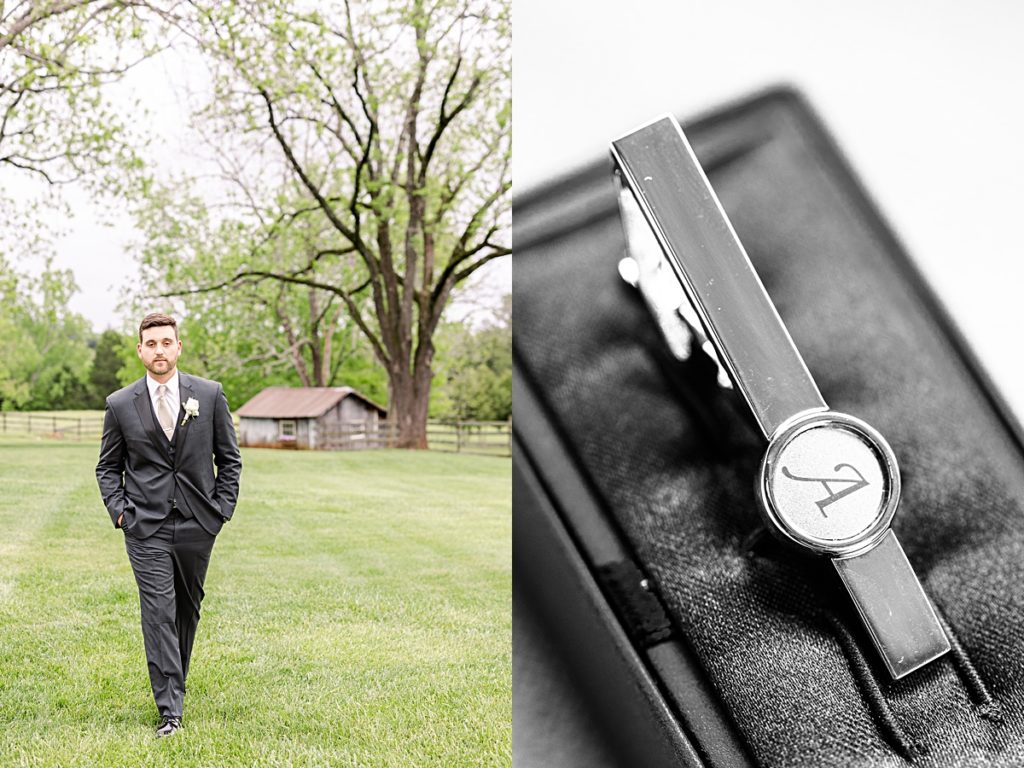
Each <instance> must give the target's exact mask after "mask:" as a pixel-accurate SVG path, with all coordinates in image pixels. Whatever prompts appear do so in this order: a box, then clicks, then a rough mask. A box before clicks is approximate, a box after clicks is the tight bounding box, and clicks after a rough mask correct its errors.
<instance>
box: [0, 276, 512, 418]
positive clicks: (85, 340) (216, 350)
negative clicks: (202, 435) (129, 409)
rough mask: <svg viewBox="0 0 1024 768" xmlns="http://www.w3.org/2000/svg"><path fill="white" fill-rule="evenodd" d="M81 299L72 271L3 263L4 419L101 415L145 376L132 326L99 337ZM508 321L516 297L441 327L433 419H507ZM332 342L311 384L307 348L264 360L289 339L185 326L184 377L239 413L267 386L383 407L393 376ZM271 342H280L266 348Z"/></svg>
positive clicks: (241, 326) (365, 355)
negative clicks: (216, 385) (108, 402)
mask: <svg viewBox="0 0 1024 768" xmlns="http://www.w3.org/2000/svg"><path fill="white" fill-rule="evenodd" d="M76 290H77V288H76V285H75V282H74V277H73V275H72V274H71V272H70V271H69V270H58V269H54V268H52V266H51V265H49V264H47V265H46V268H45V269H44V271H43V272H42V274H41V275H40V276H39V277H33V276H30V275H27V274H24V273H19V272H16V271H15V270H13V269H12V268H11V267H10V266H9V265H8V264H6V262H3V261H2V260H0V410H5V411H16V410H37V411H48V410H80V409H99V408H102V407H103V403H104V400H105V399H106V396H107V395H109V394H110V393H111V392H113V391H115V390H117V389H119V388H120V387H122V386H124V385H125V384H128V383H130V382H132V381H134V380H135V379H137V378H139V377H140V376H141V375H142V374H143V368H142V364H141V363H140V362H139V360H138V357H137V355H136V349H135V345H136V340H137V339H136V330H135V327H134V323H133V322H127V321H126V324H125V326H124V327H123V328H122V329H118V330H114V329H107V330H105V331H103V332H102V333H96V332H95V331H94V330H93V329H92V328H91V327H90V324H89V321H88V320H87V319H86V318H84V317H82V316H81V315H79V314H77V313H75V312H72V311H71V310H70V309H69V303H70V300H71V298H72V297H73V296H74V294H75V292H76ZM222 306H223V305H222ZM510 312H511V302H510V297H505V299H504V302H503V304H502V307H501V308H499V309H498V310H496V311H494V312H493V313H492V317H491V318H489V319H488V320H487V321H486V322H483V323H480V324H478V325H477V326H476V327H470V326H468V325H465V324H462V323H442V325H441V326H440V327H439V329H438V332H437V341H438V366H437V368H438V370H437V373H436V374H435V379H434V386H433V389H432V392H431V402H430V415H431V417H432V418H436V419H460V420H484V421H490V420H505V419H508V418H510V416H511V414H512V351H511V345H512V328H511V314H510ZM251 317H252V316H251V315H250V318H251ZM332 333H333V335H334V338H333V339H332V344H331V345H330V349H331V350H333V351H332V352H331V353H330V355H331V359H330V360H329V361H328V362H329V365H326V366H321V367H323V368H324V373H323V375H322V376H321V377H319V378H317V379H316V380H311V379H310V378H309V375H308V371H309V370H310V369H311V368H313V367H315V366H316V365H317V364H318V362H319V361H318V360H315V359H314V357H315V354H314V349H313V348H312V347H311V346H310V345H305V346H303V347H301V348H300V349H297V350H295V351H294V354H289V355H267V354H263V353H261V350H263V349H267V348H270V349H273V348H285V349H287V348H289V345H288V343H287V342H288V339H287V332H286V331H285V330H283V329H275V328H274V326H273V325H270V324H266V325H260V326H259V327H258V334H259V336H260V338H258V339H254V338H253V326H250V325H246V324H245V323H244V322H242V321H241V320H239V322H238V323H237V324H236V325H234V326H229V325H225V326H222V327H220V328H217V327H215V326H214V325H212V324H209V323H201V322H198V321H197V322H195V323H191V322H190V321H189V320H188V318H185V319H184V321H183V322H182V338H183V341H184V350H183V352H182V357H181V361H180V367H181V369H182V370H185V371H188V372H190V373H195V374H196V375H199V376H205V377H208V378H213V379H217V380H218V381H220V382H221V383H223V385H224V389H225V392H226V394H227V396H228V400H229V402H230V403H231V405H232V407H233V408H237V407H239V406H240V405H242V404H243V403H245V402H246V401H247V400H249V399H250V398H251V397H253V396H254V395H256V394H257V393H258V392H260V391H261V390H262V389H263V388H264V387H268V386H351V387H355V388H356V389H358V390H359V391H360V392H362V393H363V394H365V395H367V396H368V397H370V398H372V399H374V400H376V401H377V402H379V403H381V404H382V405H387V400H388V379H387V375H386V373H385V371H384V370H383V369H382V368H381V367H380V365H379V363H378V362H377V361H376V359H375V358H374V356H373V353H372V351H371V350H370V349H369V348H368V345H367V343H366V342H365V340H363V339H362V337H361V336H360V335H359V334H358V333H356V332H354V329H353V328H352V327H351V326H350V325H342V326H340V327H339V328H337V329H334V330H333V331H332ZM274 334H278V335H280V336H281V337H282V338H281V339H276V340H275V339H271V338H268V337H270V336H273V335H274Z"/></svg>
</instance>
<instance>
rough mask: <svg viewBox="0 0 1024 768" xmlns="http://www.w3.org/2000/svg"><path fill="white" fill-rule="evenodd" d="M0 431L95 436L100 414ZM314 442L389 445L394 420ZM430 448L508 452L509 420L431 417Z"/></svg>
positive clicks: (12, 424)
mask: <svg viewBox="0 0 1024 768" xmlns="http://www.w3.org/2000/svg"><path fill="white" fill-rule="evenodd" d="M0 434H21V435H25V434H28V435H41V436H43V437H49V438H55V439H61V440H99V439H100V437H101V436H102V434H103V414H100V413H97V414H92V415H87V416H60V415H51V414H48V413H15V412H7V411H0ZM318 439H319V445H320V446H321V447H322V448H325V449H327V450H342V451H344V450H358V449H362V448H391V447H394V446H395V445H397V443H398V431H397V428H396V426H395V425H394V424H393V423H389V422H386V421H382V422H380V423H379V425H378V426H377V428H376V429H372V428H371V429H367V428H366V427H365V426H364V425H363V424H361V423H356V424H343V425H337V426H332V427H331V428H329V429H327V430H320V433H319V435H318ZM427 446H428V447H429V448H430V450H434V451H446V452H451V453H472V454H479V455H485V456H511V455H512V423H511V422H509V421H431V422H429V423H428V424H427Z"/></svg>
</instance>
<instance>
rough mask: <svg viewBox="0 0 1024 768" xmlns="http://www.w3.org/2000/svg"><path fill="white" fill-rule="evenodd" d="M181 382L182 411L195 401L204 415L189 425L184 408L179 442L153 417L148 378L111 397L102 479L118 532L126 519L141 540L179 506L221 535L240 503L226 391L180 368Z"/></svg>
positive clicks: (98, 473) (235, 446) (105, 423)
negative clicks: (191, 401)
mask: <svg viewBox="0 0 1024 768" xmlns="http://www.w3.org/2000/svg"><path fill="white" fill-rule="evenodd" d="M178 381H179V395H180V396H181V403H182V406H184V403H185V402H186V401H187V400H188V399H189V398H190V397H192V398H195V399H196V400H198V401H199V414H198V415H197V416H195V417H192V418H190V419H188V420H187V421H186V422H185V424H184V425H182V423H181V422H182V420H183V419H184V418H185V412H184V408H183V407H181V408H180V409H179V411H178V416H177V422H176V424H175V432H174V439H173V441H168V440H167V438H166V437H165V436H164V433H163V430H162V429H160V425H159V424H158V423H157V420H156V417H155V415H154V414H153V406H152V403H151V401H150V397H149V391H148V389H147V387H146V377H145V376H143V377H142V378H141V379H139V380H138V381H136V382H135V383H134V384H129V385H128V386H127V387H125V388H124V389H119V390H118V391H117V392H115V393H114V394H112V395H110V396H109V397H108V398H107V408H106V413H105V414H104V418H103V441H102V443H101V445H100V458H99V463H98V464H97V465H96V479H97V480H98V481H99V485H100V493H101V494H102V496H103V503H104V504H105V505H106V507H107V511H108V512H109V513H110V519H111V520H112V521H113V523H114V527H117V518H118V516H120V515H121V514H124V520H123V521H122V527H123V528H124V529H125V531H126V532H128V533H131V534H132V535H133V536H135V537H136V538H146V537H147V536H151V535H153V534H154V533H156V531H157V529H159V527H160V524H161V523H162V522H163V520H164V519H165V518H166V517H167V515H169V514H170V512H171V509H172V507H173V506H175V505H177V507H178V508H180V509H182V510H185V511H187V512H191V513H192V514H193V515H194V516H195V518H196V520H197V521H198V522H199V524H200V525H202V527H203V528H204V529H206V530H207V531H208V532H209V533H211V534H214V535H216V534H217V533H218V532H220V529H221V527H222V526H223V524H224V522H225V521H226V520H228V519H230V518H231V515H232V514H233V513H234V510H235V502H236V501H237V500H238V480H239V477H240V476H241V474H242V457H241V454H239V452H238V441H237V438H236V436H235V427H234V424H233V423H232V421H231V412H230V411H229V410H228V401H227V398H226V397H225V396H224V390H223V388H222V387H221V385H220V384H219V383H217V382H216V381H210V380H208V379H201V378H199V377H198V376H190V375H188V374H187V373H181V372H180V371H179V378H178ZM214 465H216V467H217V473H216V476H215V475H214V472H213V468H214Z"/></svg>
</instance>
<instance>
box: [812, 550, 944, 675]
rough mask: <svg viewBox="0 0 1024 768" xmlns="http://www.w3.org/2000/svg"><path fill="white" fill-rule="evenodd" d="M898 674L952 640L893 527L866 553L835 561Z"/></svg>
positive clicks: (916, 666) (887, 661) (932, 657)
mask: <svg viewBox="0 0 1024 768" xmlns="http://www.w3.org/2000/svg"><path fill="white" fill-rule="evenodd" d="M832 564H833V565H834V566H835V568H836V570H837V571H838V572H839V575H840V577H842V580H843V583H844V584H845V585H846V589H847V591H848V592H849V593H850V597H852V598H853V602H854V604H855V605H856V606H857V611H858V612H859V613H860V615H861V618H862V619H863V620H864V624H865V625H866V626H867V628H868V631H869V632H870V633H871V639H872V640H874V642H875V646H876V647H877V648H878V650H879V651H881V655H882V661H884V662H885V666H886V668H887V669H888V670H889V673H890V674H891V675H892V676H893V677H894V678H897V679H898V678H901V677H904V676H906V675H909V674H910V673H911V672H913V671H914V670H916V669H920V668H921V667H923V666H924V665H925V664H927V663H928V662H930V661H933V660H935V659H937V658H939V657H940V656H942V655H943V654H944V653H946V652H948V651H949V639H948V638H947V637H946V633H945V632H944V631H943V629H942V625H941V624H939V620H938V618H937V617H936V615H935V609H934V608H933V607H932V604H931V602H930V601H929V600H928V596H927V595H926V594H925V593H924V590H923V589H921V583H920V582H919V581H918V580H917V576H916V575H915V574H914V569H913V568H912V567H911V565H910V562H909V561H908V560H907V556H906V555H905V554H904V552H903V547H901V546H900V543H899V541H897V540H896V536H895V535H894V534H893V532H892V531H888V532H887V533H886V534H885V536H884V537H883V538H882V540H881V542H879V544H878V545H877V546H875V547H874V548H873V549H870V550H868V551H867V552H865V553H863V554H860V555H854V556H852V557H840V558H836V559H834V560H833V561H832Z"/></svg>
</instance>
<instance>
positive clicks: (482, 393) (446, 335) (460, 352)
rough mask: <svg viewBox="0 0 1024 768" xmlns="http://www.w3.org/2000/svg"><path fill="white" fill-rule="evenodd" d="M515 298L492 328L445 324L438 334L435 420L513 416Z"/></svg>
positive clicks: (504, 304) (496, 317) (508, 301)
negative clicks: (513, 313) (512, 319)
mask: <svg viewBox="0 0 1024 768" xmlns="http://www.w3.org/2000/svg"><path fill="white" fill-rule="evenodd" d="M511 307H512V303H511V296H506V297H505V298H504V300H503V302H502V307H501V309H499V310H498V311H496V312H495V313H494V317H493V319H492V320H491V322H490V323H488V324H486V325H485V326H484V327H482V328H478V329H475V330H474V329H473V328H471V327H469V326H468V325H465V324H463V323H446V324H444V325H443V326H442V328H441V330H440V331H439V333H438V337H439V340H438V347H439V353H440V355H439V356H440V358H441V359H442V360H443V363H442V365H441V366H440V371H439V372H438V376H437V383H436V384H435V387H436V390H437V391H436V394H435V397H434V398H433V400H432V402H431V412H432V415H434V416H436V417H438V418H443V419H455V420H460V421H466V420H474V421H505V420H506V419H509V418H511V417H512V322H511Z"/></svg>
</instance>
